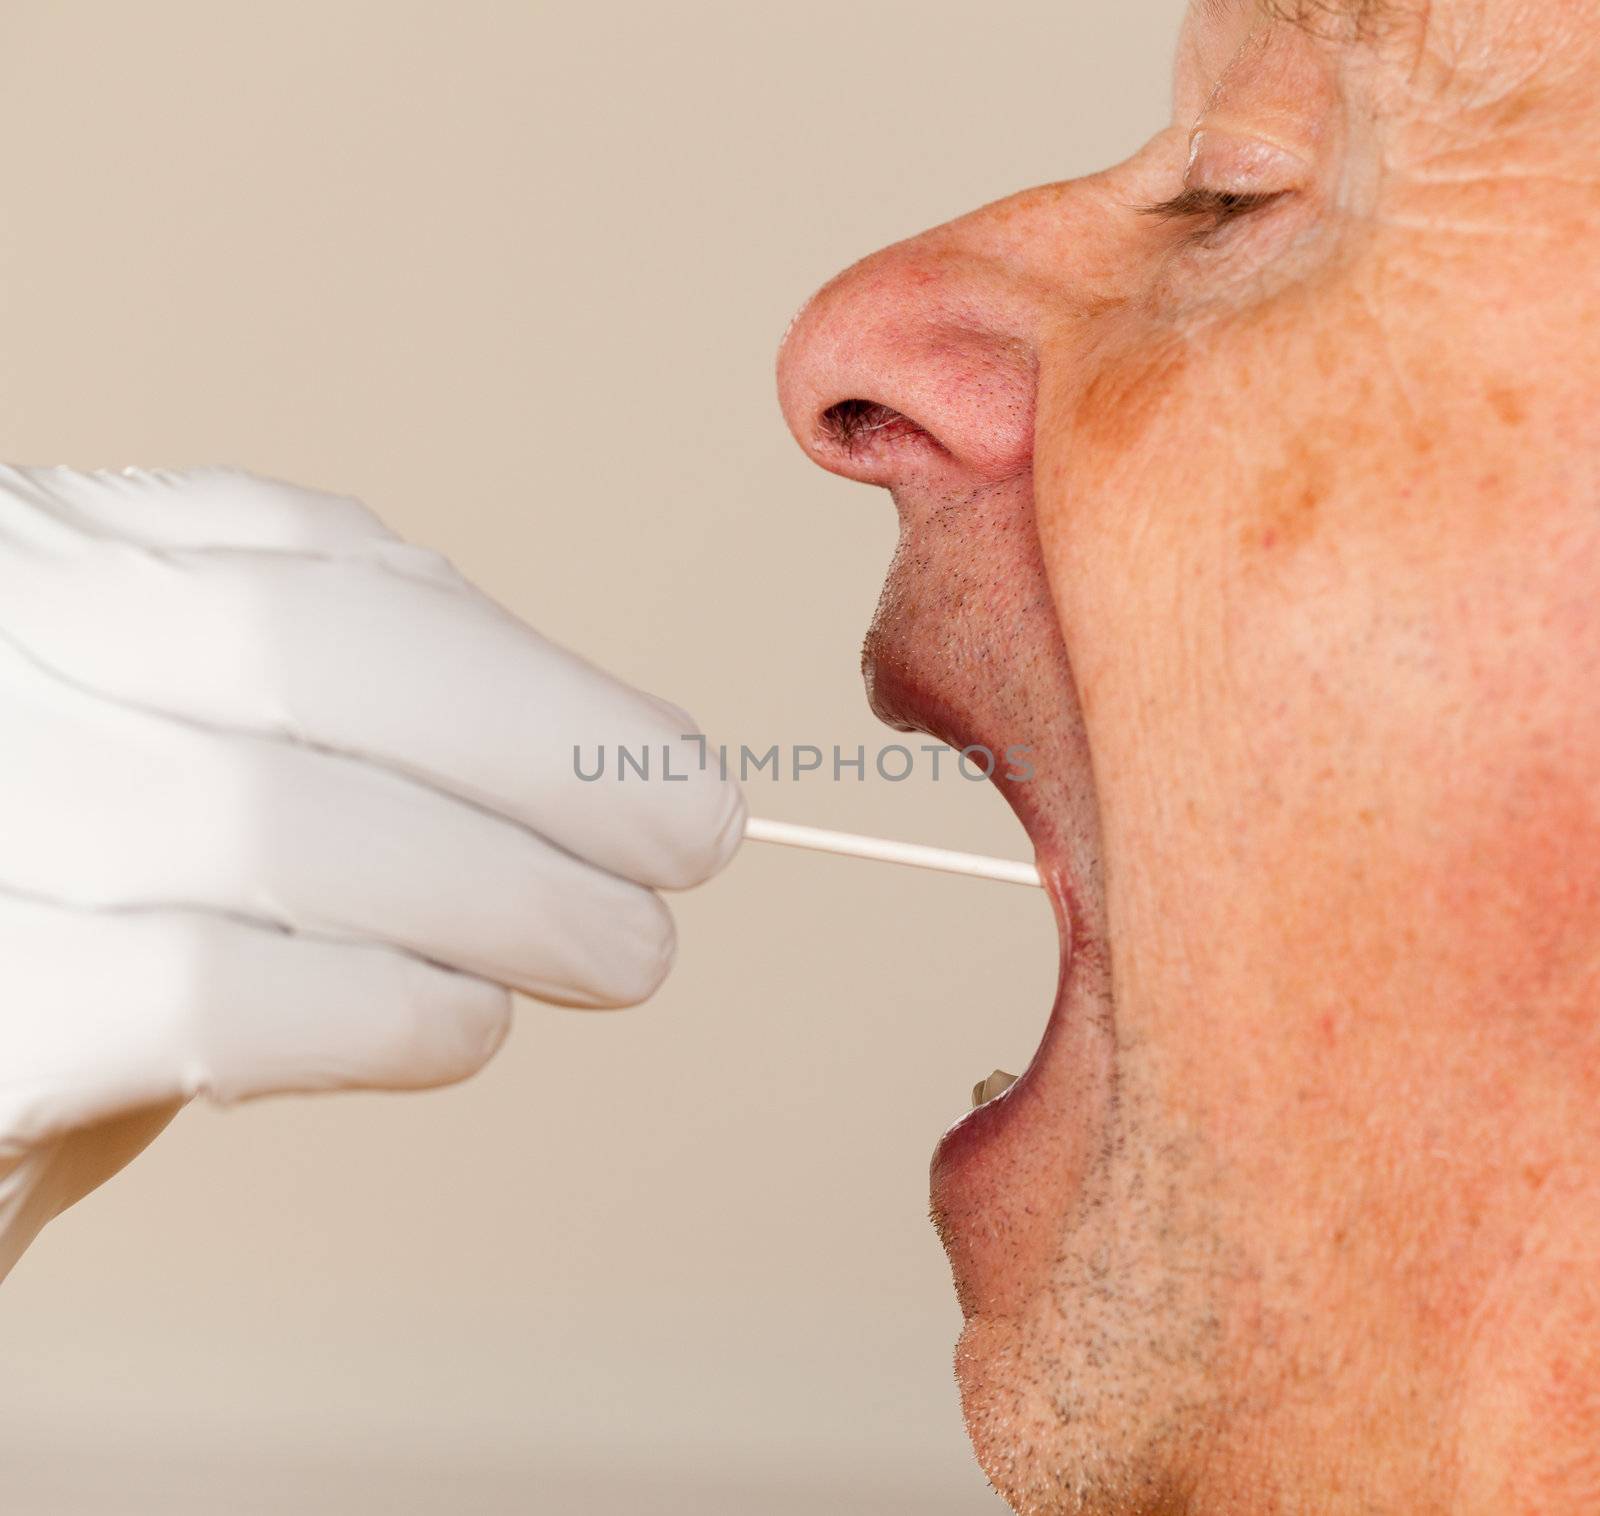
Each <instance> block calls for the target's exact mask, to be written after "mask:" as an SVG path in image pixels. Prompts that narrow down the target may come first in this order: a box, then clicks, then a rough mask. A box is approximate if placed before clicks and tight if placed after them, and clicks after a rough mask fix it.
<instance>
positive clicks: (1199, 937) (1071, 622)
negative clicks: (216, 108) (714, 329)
mask: <svg viewBox="0 0 1600 1516" xmlns="http://www.w3.org/2000/svg"><path fill="white" fill-rule="evenodd" d="M1297 22H1298V24H1297ZM1186 191H1187V194H1186ZM1218 195H1228V196H1246V197H1249V196H1269V195H1270V196H1275V197H1276V198H1273V199H1271V200H1266V201H1261V202H1259V203H1257V202H1253V201H1250V200H1248V199H1247V200H1245V201H1233V202H1222V203H1221V204H1220V205H1219V202H1218V200H1217V196H1218ZM1178 197H1183V198H1181V199H1178ZM1175 199H1176V200H1177V202H1178V203H1176V204H1169V209H1168V212H1167V213H1166V214H1160V213H1156V214H1152V213H1148V212H1147V211H1146V210H1145V209H1144V208H1146V207H1150V206H1154V205H1159V204H1161V203H1163V202H1173V201H1174V200H1175ZM1230 211H1239V212H1241V213H1240V214H1237V215H1233V216H1232V217H1231V219H1230V217H1229V212H1230ZM1597 245H1600V3H1597V0H1435V3H1434V4H1432V5H1431V6H1424V5H1422V4H1421V3H1420V0H1406V3H1402V0H1392V3H1391V4H1390V5H1389V6H1388V7H1387V8H1385V9H1384V10H1382V11H1381V12H1380V11H1375V10H1372V9H1370V8H1368V9H1367V10H1366V12H1365V13H1364V14H1363V15H1362V16H1359V17H1358V16H1356V15H1354V14H1353V13H1352V12H1351V11H1350V10H1349V9H1348V8H1347V9H1345V10H1339V9H1338V8H1336V7H1333V6H1330V5H1323V6H1319V7H1317V8H1315V9H1314V10H1312V11H1310V12H1308V13H1307V14H1304V15H1302V16H1299V17H1288V18H1285V17H1282V16H1280V15H1275V14H1272V15H1269V14H1268V13H1267V12H1266V11H1265V10H1263V9H1261V8H1258V6H1257V5H1256V4H1255V3H1253V0H1220V3H1217V4H1200V3H1197V4H1196V7H1195V10H1194V12H1193V13H1192V14H1191V15H1190V17H1189V19H1188V21H1187V23H1186V25H1185V27H1184V31H1183V35H1182V38H1181V41H1180V45H1179V56H1178V64H1177V71H1176V87H1175V107H1174V115H1173V124H1172V126H1171V127H1170V128H1169V129H1167V130H1164V131H1161V132H1160V133H1158V134H1157V135H1156V136H1155V137H1154V138H1153V139H1152V140H1151V142H1150V143H1149V144H1148V146H1147V147H1145V148H1144V149H1143V150H1142V151H1141V152H1139V153H1138V154H1137V155H1136V156H1135V157H1133V158H1132V159H1130V160H1129V161H1127V162H1125V163H1122V164H1119V165H1117V166H1116V167H1114V168H1111V169H1108V170H1107V171H1106V172H1104V173H1103V174H1100V175H1097V176H1095V177H1092V178H1089V179H1084V180H1078V181H1074V182H1071V183H1063V184H1053V185H1048V186H1045V187H1043V188H1039V189H1034V190H1029V191H1027V192H1025V193H1022V194H1018V195H1014V196H1012V197H1011V198H1009V199H1005V200H1001V201H999V202H997V203H995V204H993V205H990V206H988V207H985V208H984V209H982V210H979V211H976V212H974V213H973V214H971V215H969V216H966V217H964V218H962V219H960V220H958V221H955V222H952V223H950V224H948V225H946V226H942V227H939V228H936V229H935V230H933V231H930V232H927V233H925V234H923V235H922V236H920V237H916V238H914V239H912V240H910V241H908V242H904V243H901V244H899V245H897V246H894V247H890V248H888V249H886V250H884V251H883V252H880V253H878V254H876V255H875V256H874V257H872V258H869V259H867V260H866V261H865V262H863V263H861V264H858V265H856V266H855V267H854V268H852V269H850V270H848V271H846V272H845V273H844V274H842V275H840V276H839V277H838V278H837V279H836V280H834V281H833V282H832V283H831V284H829V285H828V286H827V287H826V288H825V289H823V290H822V291H821V292H820V293H819V294H818V295H817V296H816V297H815V298H814V299H813V300H812V301H811V302H810V304H809V305H808V306H807V307H806V309H805V310H804V311H803V312H802V314H801V316H800V317H799V318H798V320H797V322H796V324H795V326H794V327H793V329H792V330H791V332H790V335H789V337H788V338H787V339H786V342H785V347H784V351H783V354H782V360H781V372H780V387H781V393H782V399H783V403H784V407H785V412H786V415H787V418H788V421H789V424H790V426H791V428H792V430H793V431H794V433H795V435H796V437H797V438H798V439H799V441H800V442H801V444H802V446H804V447H805V449H806V450H807V451H808V452H809V453H810V454H811V456H812V457H814V458H815V459H816V461H818V462H819V463H821V464H822V465H823V466H824V467H826V468H830V469H833V470H835V471H837V472H840V473H844V474H848V475H851V476H853V477H855V478H858V479H862V480H865V481H867V482H869V483H873V484H879V485H884V486H887V487H888V488H889V490H890V491H891V493H892V495H893V496H894V499H895V503H896V506H897V509H898V512H899V516H900V522H901V542H900V549H899V552H898V554H897V556H896V559H895V563H894V565H893V567H892V569H891V572H890V576H889V581H888V584H887V585H886V587H885V591H884V598H883V602H882V605H881V607H880V609H879V613H878V616H877V619H876V621H875V623H874V626H873V629H872V631H871V633H870V635H869V638H868V646H867V652H866V669H867V678H868V684H869V690H870V693H871V695H872V697H873V699H874V702H875V704H876V706H877V708H878V709H879V711H880V713H881V714H883V715H884V717H885V718H886V719H887V720H889V721H891V722H893V723H895V724H901V725H910V726H916V727H919V728H922V729H925V730H928V731H931V732H933V733H934V734H935V735H937V736H940V737H943V738H945V739H946V740H949V741H953V742H955V743H957V744H961V743H966V742H982V743H985V744H986V745H988V746H990V747H992V748H994V749H996V750H999V749H1002V748H1004V747H1005V746H1006V745H1007V744H1008V743H1013V742H1031V743H1032V744H1033V746H1034V749H1035V754H1036V765H1037V770H1038V772H1037V777H1036V779H1035V780H1034V781H1033V782H1032V783H1031V784H1003V785H1002V786H1001V788H1002V790H1003V791H1004V792H1005V793H1006V795H1007V798H1008V799H1009V800H1011V801H1012V802H1013V803H1014V804H1015V805H1016V806H1017V808H1018V811H1019V814H1020V815H1021V817H1022V820H1023V822H1024V824H1025V825H1026V826H1027V828H1028V830H1029V833H1030V835H1031V837H1032V839H1033V841H1034V843H1035V846H1036V849H1037V853H1038V857H1039V861H1040V865H1041V868H1042V870H1043V871H1044V873H1045V875H1046V877H1047V879H1048V882H1049V885H1050V889H1051V894H1052V897H1053V899H1054V900H1055V902H1056V905H1057V909H1058V914H1059V916H1060V919H1061V922H1062V932H1063V955H1062V985H1061V991H1060V995H1059V998H1058V1001H1057V1004H1056V1006H1055V1008H1054V1010H1053V1012H1052V1015H1051V1019H1050V1023H1049V1028H1048V1030H1047V1032H1046V1034H1045V1037H1044V1041H1043V1043H1042V1045H1041V1047H1040V1049H1039V1052H1038V1053H1037V1055H1036V1057H1035V1059H1034V1062H1033V1064H1032V1066H1031V1068H1030V1069H1029V1070H1028V1071H1027V1073H1026V1074H1025V1076H1024V1077H1023V1078H1022V1079H1021V1081H1020V1082H1019V1083H1018V1084H1016V1085H1015V1086H1013V1087H1012V1089H1011V1090H1010V1091H1009V1092H1008V1093H1007V1094H1005V1095H1004V1096H1002V1097H1001V1098H1000V1099H998V1100H997V1101H994V1102H992V1103H991V1104H989V1105H987V1106H984V1107H982V1108H981V1109H980V1110H979V1111H977V1112H975V1113H974V1115H973V1116H972V1117H970V1118H968V1120H967V1121H966V1122H965V1123H963V1124H962V1125H961V1126H959V1127H958V1128H957V1129H956V1130H955V1131H954V1132H953V1133H952V1134H950V1136H949V1137H948V1138H947V1139H946V1141H945V1143H944V1144H943V1145H942V1147H941V1150H940V1153H939V1155H938V1157H937V1159H936V1161H935V1167H934V1206H935V1216H936V1220H937V1222H938V1224H939V1226H940V1230H941V1234H942V1236H943V1238H944V1240H945V1243H946V1247H947V1249H948V1251H949V1254H950V1258H951V1262H952V1267H953V1270H954V1273H955V1278H956V1286H957V1291H958V1294H959V1296H960V1299H961V1304H962V1307H963V1311H964V1313H965V1317H966V1327H965V1331H964V1333H963V1336H962V1339H961V1344H960V1347H959V1349H958V1352H957V1373H958V1378H959V1381H960V1385H961V1391H962V1396H963V1403H964V1407H965V1411H966V1416H967V1420H968V1425H969V1428H970V1430H971V1434H972V1437H973V1441H974V1445H975V1447H976V1450H977V1453H978V1456H979V1459H980V1461H981V1462H982V1464H983V1467H984V1468H985V1469H986V1471H987V1472H988V1473H989V1475H990V1477H991V1479H992V1480H993V1481H994V1483H995V1485H996V1486H997V1487H998V1488H999V1490H1000V1491H1001V1493H1002V1494H1003V1495H1005V1497H1006V1498H1007V1499H1008V1500H1009V1501H1010V1502H1011V1503H1012V1504H1013V1505H1014V1506H1015V1507H1016V1508H1017V1509H1018V1510H1019V1511H1023V1512H1093V1513H1123V1512H1130V1513H1131V1512H1140V1513H1145V1512H1150V1513H1210V1512H1218V1513H1221V1512H1226V1513H1229V1516H1251V1513H1256V1512H1269V1511H1270V1512H1297V1513H1298V1512H1308V1513H1309V1512H1318V1513H1320V1512H1346V1511H1348V1512H1356V1511H1360V1512H1367V1513H1370V1512H1390V1511H1393V1512H1407V1513H1425V1512H1452V1513H1457V1512H1474V1513H1475V1512H1483V1513H1489V1512H1494V1513H1497V1516H1504V1513H1518V1512H1529V1513H1532V1512H1554V1511H1580V1510H1596V1509H1600V989H1597V982H1596V981H1597V973H1600V415H1597V402H1600V256H1597V253H1596V248H1597ZM980 1072H981V1071H980Z"/></svg>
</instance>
